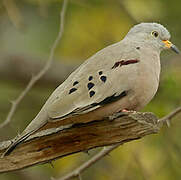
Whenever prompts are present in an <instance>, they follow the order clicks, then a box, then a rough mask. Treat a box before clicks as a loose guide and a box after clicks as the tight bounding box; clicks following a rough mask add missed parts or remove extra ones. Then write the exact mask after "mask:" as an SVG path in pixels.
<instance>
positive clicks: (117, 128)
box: [0, 112, 160, 173]
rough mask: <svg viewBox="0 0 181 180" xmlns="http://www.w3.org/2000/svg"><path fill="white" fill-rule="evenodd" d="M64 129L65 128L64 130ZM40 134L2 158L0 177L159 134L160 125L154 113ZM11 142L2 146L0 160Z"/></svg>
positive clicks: (135, 114) (132, 114) (0, 146)
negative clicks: (97, 148)
mask: <svg viewBox="0 0 181 180" xmlns="http://www.w3.org/2000/svg"><path fill="white" fill-rule="evenodd" d="M64 128H65V127H64ZM62 129H63V128H62V127H60V128H54V129H53V128H52V129H48V130H44V131H41V132H38V133H37V134H34V135H32V136H30V138H29V139H28V140H27V141H26V142H24V143H22V144H21V145H19V146H18V147H17V148H16V149H15V150H14V151H13V152H12V154H10V155H9V156H5V157H4V158H0V173H3V172H8V171H13V170H19V169H22V168H26V167H29V166H33V165H36V164H40V163H46V162H50V161H51V160H54V159H57V158H60V157H64V156H67V155H70V154H73V153H77V152H81V151H87V150H89V149H92V148H95V147H102V146H108V145H113V144H116V143H121V144H123V143H126V142H129V141H132V140H136V139H139V138H142V137H144V136H146V135H149V134H154V133H157V132H158V131H159V129H160V124H159V123H158V120H157V118H156V117H155V115H153V114H152V113H140V112H137V113H131V114H124V115H120V117H119V116H117V114H116V116H114V118H112V119H111V120H110V118H109V117H107V118H104V119H103V120H100V121H94V122H89V123H85V124H77V125H74V126H73V127H69V128H66V129H64V130H62ZM9 144H10V141H6V142H1V143H0V156H1V155H2V153H3V152H4V151H5V149H6V148H7V147H8V145H9Z"/></svg>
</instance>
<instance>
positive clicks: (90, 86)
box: [87, 82, 94, 90]
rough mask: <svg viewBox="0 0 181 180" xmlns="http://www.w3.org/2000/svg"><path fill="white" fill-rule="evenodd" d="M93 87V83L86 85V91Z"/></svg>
mask: <svg viewBox="0 0 181 180" xmlns="http://www.w3.org/2000/svg"><path fill="white" fill-rule="evenodd" d="M93 87H94V83H91V82H90V83H88V84H87V88H88V90H90V89H91V88H93Z"/></svg>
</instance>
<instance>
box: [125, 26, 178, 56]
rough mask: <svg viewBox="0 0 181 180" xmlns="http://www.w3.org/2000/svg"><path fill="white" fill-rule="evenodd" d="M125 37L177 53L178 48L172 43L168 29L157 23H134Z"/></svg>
mask: <svg viewBox="0 0 181 180" xmlns="http://www.w3.org/2000/svg"><path fill="white" fill-rule="evenodd" d="M126 37H128V38H129V37H131V38H132V39H134V40H136V39H137V40H138V41H140V42H142V43H144V44H145V45H146V44H147V45H151V46H153V47H154V48H156V49H158V50H159V51H161V50H163V49H172V50H173V51H174V52H176V53H179V50H178V48H177V47H176V46H175V45H174V44H172V43H171V42H170V41H169V39H170V33H169V32H168V30H167V29H166V28H165V27H164V26H162V25H161V24H158V23H141V24H137V25H135V26H134V27H133V28H131V29H130V31H129V32H128V34H127V36H126Z"/></svg>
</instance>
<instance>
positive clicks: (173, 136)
mask: <svg viewBox="0 0 181 180" xmlns="http://www.w3.org/2000/svg"><path fill="white" fill-rule="evenodd" d="M61 5H62V0H1V1H0V53H1V54H11V55H12V54H30V55H36V56H37V57H42V58H44V59H45V60H46V59H47V57H48V55H49V52H50V48H51V46H52V43H53V41H54V39H55V37H56V35H57V31H58V26H59V11H60V8H61ZM180 7H181V1H180V0H175V1H170V0H152V1H144V0H112V1H110V0H71V1H70V2H69V5H68V12H67V14H66V23H65V33H64V35H63V39H62V41H61V43H60V44H59V46H58V48H57V50H56V54H55V56H56V59H59V60H62V59H65V60H66V61H65V63H72V62H74V63H75V62H77V63H81V62H83V60H85V59H86V58H88V57H89V56H91V55H92V54H94V53H95V52H97V51H98V50H100V49H102V48H104V47H105V46H107V45H109V44H112V43H115V42H117V41H120V40H121V39H122V38H123V37H124V36H125V34H126V33H127V31H128V30H129V28H130V27H131V26H133V24H136V23H139V22H142V21H145V22H147V21H148V22H154V21H155V22H160V23H161V24H163V25H165V26H166V27H167V28H168V29H169V30H170V32H171V34H172V37H173V38H172V41H173V42H174V43H175V44H177V45H178V46H179V44H180V43H181V38H180V37H181V31H180V27H181V22H180V21H179V18H180V17H181V14H180ZM180 47H181V46H180ZM161 58H162V67H163V68H162V74H161V83H160V88H159V91H158V93H157V95H156V96H155V98H154V99H153V100H152V102H151V103H150V104H149V105H148V106H147V107H146V108H145V109H144V111H151V112H154V113H155V114H156V115H158V116H159V117H162V116H164V115H166V114H168V113H169V112H170V111H171V110H173V109H174V108H176V107H178V106H180V104H181V96H180V95H181V61H180V57H179V56H177V57H176V55H175V54H173V53H172V52H165V53H163V54H162V57H161ZM10 79H11V78H9V80H8V78H7V80H1V83H0V100H1V103H0V111H1V114H0V119H1V121H3V119H5V117H6V114H7V112H8V109H9V108H10V103H9V100H12V99H14V98H15V97H16V96H17V95H18V94H19V93H20V92H21V91H22V90H23V88H24V83H21V82H19V81H11V80H10ZM54 88H55V87H52V86H50V85H47V86H46V87H42V86H38V84H37V85H36V86H35V87H34V89H33V90H32V91H31V92H30V93H29V94H28V95H27V97H26V98H25V99H24V101H23V102H22V103H21V104H20V107H19V109H18V111H17V113H16V115H15V116H14V118H13V121H12V123H11V125H9V126H8V127H6V128H5V129H3V130H1V132H0V134H1V140H3V139H6V138H7V139H8V138H9V137H12V136H15V135H16V134H17V133H18V132H19V131H22V130H23V129H24V128H25V126H26V125H27V124H28V123H29V122H30V121H31V119H32V118H33V117H34V116H35V115H36V113H37V112H38V111H39V109H40V108H41V106H42V104H43V103H44V102H45V100H46V99H47V97H48V96H49V95H50V94H51V92H52V91H53V89H54ZM180 117H181V116H177V117H176V118H174V121H173V123H172V126H171V128H169V129H168V128H167V127H165V128H163V130H162V131H161V132H160V133H159V134H158V135H152V136H148V137H146V138H144V139H142V140H139V141H135V142H132V143H128V144H125V145H123V146H122V147H120V148H119V149H116V150H115V151H114V152H112V153H111V155H110V156H107V157H105V158H104V159H102V160H101V161H99V162H97V164H96V165H94V166H93V167H91V168H89V169H88V170H87V171H86V172H85V173H84V174H83V175H82V176H83V179H86V180H88V179H91V180H92V179H95V180H132V179H149V180H171V179H172V180H173V179H180V177H181V171H180V168H181V150H180V149H181V142H180V136H181V132H180V126H181V122H180V121H179V118H180ZM7 129H9V131H7ZM96 152H97V150H91V152H90V154H91V155H90V156H92V155H93V154H95V153H96ZM90 156H88V155H86V154H83V153H80V154H78V155H77V154H76V155H72V156H70V157H66V158H63V159H60V160H57V161H55V162H53V164H54V166H55V168H51V166H50V165H49V164H46V165H43V166H36V167H33V168H29V169H26V170H22V171H20V172H19V173H8V174H3V175H1V176H0V180H1V179H2V180H6V179H7V180H8V179H18V180H21V179H23V180H24V179H27V180H29V179H40V177H42V178H44V179H50V177H51V176H59V175H61V174H63V173H66V172H68V171H71V169H73V168H75V167H76V166H77V165H78V164H81V163H82V162H84V161H86V160H87V159H89V158H90Z"/></svg>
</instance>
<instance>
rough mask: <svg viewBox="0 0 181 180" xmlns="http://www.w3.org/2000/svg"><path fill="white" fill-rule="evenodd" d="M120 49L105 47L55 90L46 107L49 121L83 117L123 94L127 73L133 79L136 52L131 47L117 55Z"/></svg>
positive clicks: (129, 82)
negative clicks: (79, 115) (128, 50)
mask: <svg viewBox="0 0 181 180" xmlns="http://www.w3.org/2000/svg"><path fill="white" fill-rule="evenodd" d="M120 46H121V47H122V45H120V44H116V45H113V46H109V47H107V48H105V49H103V50H101V51H100V52H98V53H97V54H95V55H94V56H92V57H91V58H89V59H88V60H87V61H86V62H85V63H83V64H82V65H81V66H80V67H79V68H78V69H77V70H75V71H74V72H73V73H72V74H71V75H70V76H69V77H68V79H67V80H66V81H65V82H64V83H63V84H61V85H60V86H59V87H58V88H57V89H56V90H55V92H54V93H53V94H52V96H51V97H50V100H49V102H48V106H47V111H48V115H49V117H50V118H51V119H63V118H66V117H69V116H74V115H78V114H84V113H87V112H90V111H93V110H95V109H97V108H99V107H101V106H104V105H105V104H108V103H111V102H114V101H117V100H118V99H120V98H122V97H124V96H126V95H127V93H128V91H129V90H130V89H131V86H132V82H133V80H132V81H131V79H130V72H132V73H133V74H134V77H135V78H136V73H137V72H138V71H137V66H138V65H137V62H138V59H139V53H138V51H137V50H136V48H135V47H133V48H130V52H129V53H128V52H126V51H122V53H121V52H120V48H121V47H120ZM122 48H123V49H126V48H125V47H122ZM132 77H133V76H131V78H132Z"/></svg>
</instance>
